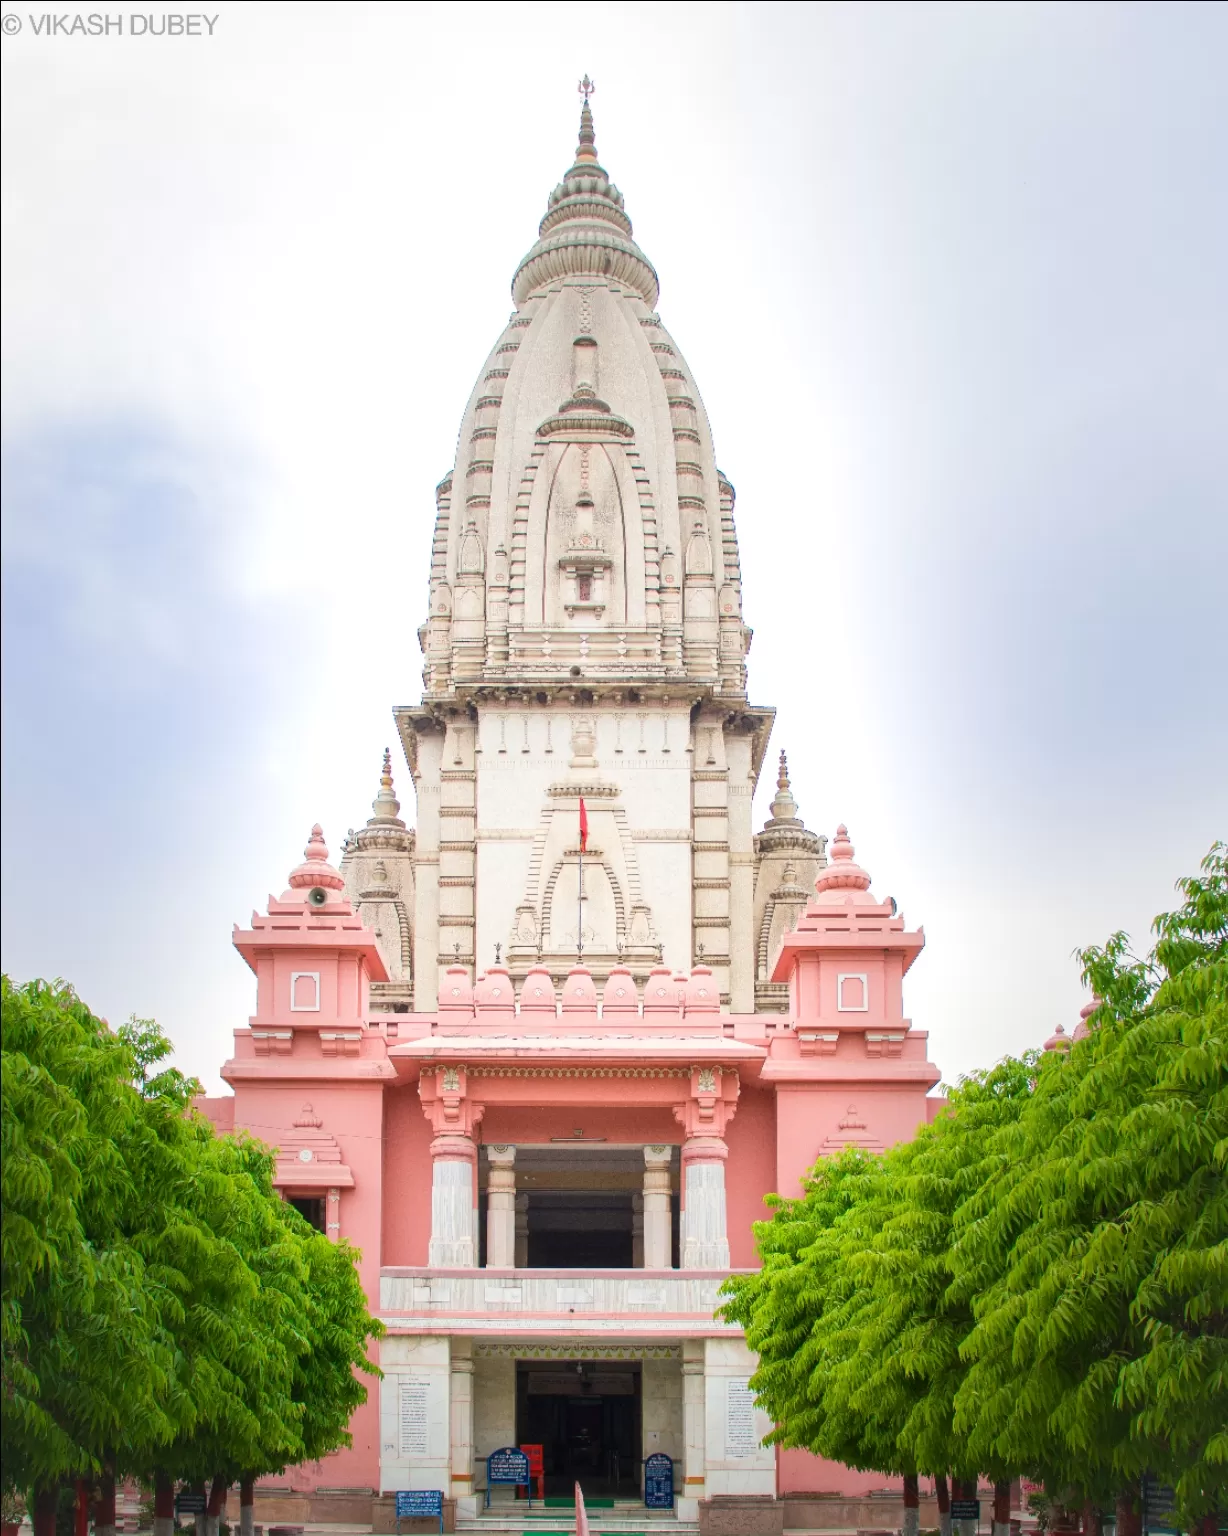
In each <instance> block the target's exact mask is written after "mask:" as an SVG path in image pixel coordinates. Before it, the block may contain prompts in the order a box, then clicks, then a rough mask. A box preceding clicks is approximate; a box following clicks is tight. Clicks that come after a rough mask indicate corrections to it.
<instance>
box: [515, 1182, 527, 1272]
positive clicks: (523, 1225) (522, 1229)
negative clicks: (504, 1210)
mask: <svg viewBox="0 0 1228 1536" xmlns="http://www.w3.org/2000/svg"><path fill="white" fill-rule="evenodd" d="M528 1267H529V1197H528V1195H517V1196H516V1268H517V1269H527V1268H528Z"/></svg>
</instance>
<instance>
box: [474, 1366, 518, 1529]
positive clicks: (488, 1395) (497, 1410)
mask: <svg viewBox="0 0 1228 1536" xmlns="http://www.w3.org/2000/svg"><path fill="white" fill-rule="evenodd" d="M473 1366H474V1372H473V1457H474V1464H473V1477H474V1483H473V1486H474V1488H475V1490H478V1502H479V1503H480V1504H484V1503H485V1501H486V1495H485V1493H484V1492H483V1491H482V1490H484V1489H485V1487H486V1458H487V1457H488V1456H489V1455H490V1453H491V1452H492V1451H497V1450H499V1449H500V1448H501V1447H502V1446H505V1445H515V1443H516V1362H515V1360H513V1359H512V1358H511V1357H510V1356H508V1357H506V1358H505V1357H504V1356H501V1355H495V1356H486V1355H478V1356H477V1357H476V1358H475V1360H474V1362H473ZM512 1492H513V1490H511V1489H508V1488H496V1489H495V1492H494V1502H496V1503H497V1502H498V1501H499V1500H500V1499H504V1498H510V1497H511V1494H512Z"/></svg>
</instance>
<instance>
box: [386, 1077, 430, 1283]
mask: <svg viewBox="0 0 1228 1536" xmlns="http://www.w3.org/2000/svg"><path fill="white" fill-rule="evenodd" d="M433 1135H434V1133H433V1131H432V1130H431V1125H430V1121H429V1120H427V1118H426V1116H425V1115H424V1114H423V1113H422V1101H421V1099H419V1097H418V1085H417V1083H407V1084H405V1085H403V1086H400V1087H397V1088H393V1089H390V1090H389V1091H388V1093H387V1095H386V1096H385V1099H384V1238H383V1263H384V1264H385V1265H389V1266H391V1265H404V1264H425V1263H426V1260H427V1249H428V1247H429V1245H430V1240H431V1138H432V1136H433Z"/></svg>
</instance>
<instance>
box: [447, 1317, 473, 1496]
mask: <svg viewBox="0 0 1228 1536" xmlns="http://www.w3.org/2000/svg"><path fill="white" fill-rule="evenodd" d="M451 1346H452V1353H451V1391H450V1393H449V1401H450V1404H451V1409H450V1429H449V1450H448V1457H449V1464H450V1466H451V1469H452V1471H451V1475H452V1497H453V1498H454V1499H467V1498H469V1497H470V1495H471V1494H472V1493H473V1340H472V1339H458V1338H453V1339H452V1341H451Z"/></svg>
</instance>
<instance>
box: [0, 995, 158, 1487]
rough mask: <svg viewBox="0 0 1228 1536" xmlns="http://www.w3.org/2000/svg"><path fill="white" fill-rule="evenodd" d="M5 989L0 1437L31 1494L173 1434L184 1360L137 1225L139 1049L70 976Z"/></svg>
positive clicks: (7, 1471) (9, 1473) (10, 1470)
mask: <svg viewBox="0 0 1228 1536" xmlns="http://www.w3.org/2000/svg"><path fill="white" fill-rule="evenodd" d="M0 989H2V996H0V1001H2V1008H3V1040H2V1050H3V1061H2V1063H0V1075H2V1095H3V1116H2V1120H0V1154H2V1169H0V1179H2V1194H3V1216H2V1218H0V1232H2V1264H3V1276H2V1307H3V1314H2V1315H3V1337H2V1350H3V1365H2V1370H3V1394H4V1413H3V1430H2V1441H0V1446H2V1454H3V1461H4V1476H5V1478H6V1480H8V1481H9V1482H11V1483H12V1484H13V1485H15V1486H17V1487H21V1488H25V1489H34V1488H38V1487H44V1486H47V1485H51V1484H54V1483H55V1482H56V1481H57V1480H59V1479H61V1478H64V1477H69V1476H74V1475H83V1474H86V1473H89V1472H91V1471H93V1470H95V1469H97V1467H98V1466H99V1464H100V1455H101V1452H102V1451H103V1450H105V1448H107V1447H110V1446H114V1445H116V1444H118V1443H119V1442H120V1441H121V1440H123V1439H124V1438H125V1437H127V1436H130V1435H134V1434H135V1435H137V1436H142V1437H146V1438H150V1439H156V1438H158V1437H159V1436H164V1435H166V1434H168V1433H170V1432H171V1431H172V1430H173V1423H172V1421H171V1419H170V1418H169V1417H168V1413H167V1410H166V1408H165V1406H164V1404H165V1402H166V1398H167V1394H168V1391H169V1388H170V1384H171V1381H172V1377H173V1372H174V1361H173V1352H172V1350H171V1348H170V1347H169V1344H168V1340H167V1339H166V1337H165V1333H164V1331H163V1329H162V1326H161V1318H160V1315H159V1311H158V1306H157V1300H156V1294H155V1288H154V1287H152V1286H151V1285H150V1284H149V1277H148V1275H147V1273H146V1266H145V1262H144V1259H143V1257H142V1254H141V1252H140V1249H139V1247H138V1246H137V1245H135V1244H134V1243H133V1242H132V1241H131V1237H130V1233H129V1225H130V1220H129V1219H130V1217H131V1214H132V1210H133V1205H134V1197H135V1194H136V1188H135V1185H134V1182H133V1179H132V1177H131V1172H130V1169H129V1167H128V1165H127V1163H126V1162H125V1159H124V1156H123V1153H122V1151H121V1147H122V1145H123V1143H124V1141H125V1139H126V1138H127V1137H128V1136H129V1134H130V1132H131V1130H132V1127H133V1124H134V1117H135V1113H136V1097H135V1095H134V1093H133V1091H132V1089H131V1086H130V1084H129V1082H128V1078H129V1075H130V1065H131V1064H130V1058H129V1053H128V1049H127V1047H126V1046H125V1045H124V1044H123V1042H122V1041H120V1040H118V1039H117V1038H116V1037H115V1036H113V1035H112V1034H111V1033H110V1031H109V1030H107V1028H106V1026H105V1024H103V1023H102V1022H101V1021H100V1020H98V1019H96V1018H95V1017H94V1016H93V1015H92V1014H91V1013H90V1011H89V1009H88V1008H86V1006H85V1005H84V1004H83V1003H82V1002H81V1001H80V1000H79V999H78V998H77V996H76V995H75V993H74V992H73V991H72V989H71V988H70V987H67V986H65V985H64V984H63V983H53V984H49V983H46V982H31V983H30V984H28V985H27V986H24V987H14V986H12V984H11V983H10V981H9V979H8V977H3V978H0Z"/></svg>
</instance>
